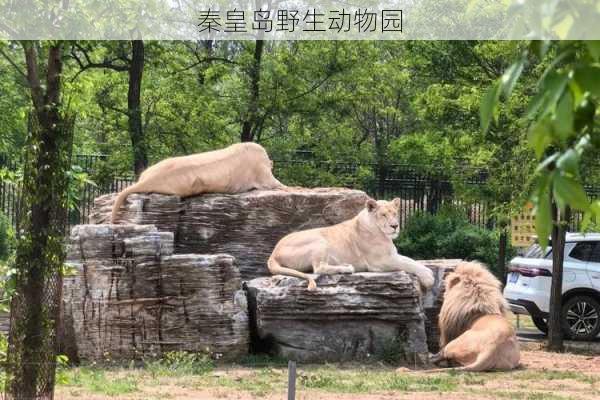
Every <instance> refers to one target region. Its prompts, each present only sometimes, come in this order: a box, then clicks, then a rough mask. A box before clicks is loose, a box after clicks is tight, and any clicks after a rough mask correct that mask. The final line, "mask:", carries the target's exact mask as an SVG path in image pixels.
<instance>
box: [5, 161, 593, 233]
mask: <svg viewBox="0 0 600 400" xmlns="http://www.w3.org/2000/svg"><path fill="white" fill-rule="evenodd" d="M105 160H106V156H105V155H86V154H82V155H79V154H78V155H75V156H74V157H73V165H78V166H79V167H80V168H81V170H83V171H84V172H87V173H88V174H89V175H90V176H91V177H94V174H95V173H96V172H98V170H99V167H100V165H101V164H102V163H103V162H104V161H105ZM0 168H4V169H5V170H6V169H8V170H15V169H16V168H17V165H16V163H14V162H13V163H11V162H9V161H8V160H7V159H6V158H2V157H1V156H0ZM461 172H462V173H463V176H465V178H464V179H463V182H461V185H462V186H463V187H466V188H468V189H482V190H483V189H485V185H486V184H487V171H485V170H477V169H472V168H471V169H468V168H461ZM274 174H275V176H277V178H278V179H279V180H280V181H282V182H284V183H285V184H287V185H290V186H306V187H324V186H342V187H348V188H355V189H360V190H364V191H365V192H367V193H368V194H369V195H371V196H373V197H375V198H380V199H384V198H385V199H390V198H393V197H399V198H400V200H401V207H400V220H401V221H400V222H401V224H402V225H404V224H405V223H406V221H407V220H408V219H409V218H410V216H411V215H413V214H415V213H417V212H422V211H423V212H429V213H433V214H435V213H436V212H437V211H438V210H439V209H440V207H442V206H443V205H445V204H448V205H454V206H460V207H462V208H463V209H464V210H465V212H466V214H467V218H468V219H469V221H470V222H471V223H472V224H475V225H478V226H480V227H488V228H489V227H493V226H494V221H493V218H492V217H491V215H490V204H488V202H487V201H485V200H484V199H477V196H470V198H471V200H469V201H466V200H464V199H463V198H462V197H461V196H457V194H456V193H455V188H454V186H453V184H452V181H451V180H450V179H449V177H448V176H447V174H446V173H445V171H443V170H442V169H434V172H427V173H426V172H422V170H421V169H418V168H415V166H414V165H406V164H391V165H377V164H369V163H356V162H338V161H323V160H315V159H312V158H311V157H305V155H301V156H300V157H298V158H293V157H289V156H288V157H274ZM103 182H104V183H103V184H94V185H92V184H86V185H84V187H83V188H82V189H81V190H80V192H79V193H78V196H77V201H76V207H74V208H73V210H71V211H70V213H69V224H70V225H77V224H85V223H88V222H89V216H90V213H91V211H92V208H93V203H94V199H95V198H96V197H98V196H100V195H102V194H106V193H113V192H118V191H121V190H122V189H124V188H125V187H127V186H129V185H130V184H131V183H132V182H133V177H112V178H109V179H106V178H103ZM586 190H587V192H588V195H589V196H590V197H591V198H599V197H600V187H592V186H588V187H586ZM475 192H476V191H475ZM18 199H19V190H18V187H17V185H15V184H14V183H13V182H10V181H0V211H1V212H3V213H4V214H5V215H7V216H8V218H9V220H10V222H11V223H12V224H13V226H14V225H15V224H16V221H17V215H18V214H17V213H18V205H19V201H18ZM581 220H582V216H581V215H579V214H574V216H573V220H572V222H571V230H578V229H579V226H580V224H581Z"/></svg>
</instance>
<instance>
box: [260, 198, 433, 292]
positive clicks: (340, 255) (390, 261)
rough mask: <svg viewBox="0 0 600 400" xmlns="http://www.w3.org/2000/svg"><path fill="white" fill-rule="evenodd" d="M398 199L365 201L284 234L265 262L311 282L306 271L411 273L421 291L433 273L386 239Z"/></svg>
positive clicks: (393, 227)
mask: <svg viewBox="0 0 600 400" xmlns="http://www.w3.org/2000/svg"><path fill="white" fill-rule="evenodd" d="M399 207H400V199H394V200H392V201H384V200H380V201H375V200H373V199H369V200H367V202H366V205H365V208H364V209H363V210H362V211H361V212H360V213H359V214H358V215H357V216H355V217H354V218H352V219H350V220H348V221H344V222H342V223H339V224H337V225H333V226H328V227H325V228H317V229H309V230H305V231H300V232H294V233H290V234H289V235H287V236H285V237H284V238H283V239H281V240H280V241H279V243H277V246H275V249H274V250H273V253H272V254H271V257H270V258H269V261H268V266H269V271H270V272H271V273H272V274H274V275H275V274H282V275H290V276H296V277H299V278H304V279H306V280H308V289H309V290H314V289H315V288H316V287H317V284H316V282H315V281H314V279H312V278H311V277H310V276H309V275H307V274H306V273H310V272H314V273H315V274H343V273H353V272H367V271H369V272H392V271H406V272H409V273H412V274H415V275H416V276H417V277H418V278H419V281H420V282H421V285H422V286H423V287H424V288H425V289H429V288H431V286H433V283H434V278H433V273H432V272H431V270H430V269H429V268H427V267H425V266H424V265H422V264H420V263H418V262H416V261H414V260H413V259H411V258H408V257H404V256H401V255H400V254H398V251H397V250H396V246H394V243H393V242H392V240H393V239H395V238H396V237H397V236H398V233H399V231H400V223H399V215H398V209H399Z"/></svg>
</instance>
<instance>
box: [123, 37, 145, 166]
mask: <svg viewBox="0 0 600 400" xmlns="http://www.w3.org/2000/svg"><path fill="white" fill-rule="evenodd" d="M131 48H132V52H131V64H130V66H129V91H128V93H127V113H128V116H129V136H130V138H131V145H132V147H133V170H134V172H135V176H136V177H139V176H140V174H141V173H142V172H144V170H145V169H146V168H147V167H148V150H147V147H146V138H145V137H144V129H143V127H142V108H141V89H142V76H143V73H144V42H143V41H142V40H132V41H131Z"/></svg>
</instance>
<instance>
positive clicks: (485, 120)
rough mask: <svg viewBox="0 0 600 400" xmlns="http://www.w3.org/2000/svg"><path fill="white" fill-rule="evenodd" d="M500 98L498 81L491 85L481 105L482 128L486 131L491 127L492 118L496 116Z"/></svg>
mask: <svg viewBox="0 0 600 400" xmlns="http://www.w3.org/2000/svg"><path fill="white" fill-rule="evenodd" d="M499 99H500V85H499V84H498V82H496V83H495V84H494V85H493V86H491V87H490V88H489V89H488V90H487V92H486V93H485V95H484V96H483V99H482V100H481V105H480V106H479V117H480V120H481V130H482V131H483V132H484V133H485V132H487V130H488V129H489V127H490V123H491V121H492V118H493V117H494V114H495V111H496V108H497V107H498V100H499Z"/></svg>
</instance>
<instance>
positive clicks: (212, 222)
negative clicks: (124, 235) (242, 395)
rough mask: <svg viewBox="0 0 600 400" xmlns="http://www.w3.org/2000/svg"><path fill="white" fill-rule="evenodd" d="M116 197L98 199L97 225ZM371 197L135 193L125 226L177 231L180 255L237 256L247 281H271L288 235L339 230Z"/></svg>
mask: <svg viewBox="0 0 600 400" xmlns="http://www.w3.org/2000/svg"><path fill="white" fill-rule="evenodd" d="M114 198H115V194H111V195H105V196H101V197H99V198H97V199H96V200H95V205H94V209H93V211H92V215H91V221H92V222H93V223H96V224H102V223H107V222H108V221H109V218H110V210H111V207H112V204H113V201H114ZM367 198H368V196H367V195H366V194H365V193H364V192H362V191H359V190H350V189H341V188H317V189H303V188H290V189H289V190H285V191H283V190H268V191H261V190H257V191H251V192H247V193H241V194H206V195H202V196H196V197H190V198H186V199H181V198H179V197H177V196H168V195H160V194H132V195H130V196H128V198H127V201H126V202H125V205H124V206H123V207H122V208H121V211H120V213H119V215H120V222H121V223H127V224H152V225H155V226H156V227H157V228H158V230H159V231H166V232H171V233H173V235H174V238H175V248H174V251H175V253H198V254H217V253H226V254H231V255H233V256H234V257H235V258H236V259H237V265H238V267H239V269H240V272H241V276H242V279H244V280H249V279H253V278H256V277H261V276H269V271H268V270H267V268H266V262H267V259H268V258H269V256H270V254H271V252H272V251H273V248H274V247H275V245H276V244H277V242H278V241H279V240H280V239H281V238H282V237H284V236H285V235H287V234H288V233H291V232H294V231H298V230H303V229H310V228H317V227H323V226H328V225H333V224H336V223H339V222H342V221H345V220H347V219H350V218H352V217H354V216H355V215H356V214H358V212H359V211H360V210H361V209H362V208H363V207H364V204H365V202H366V200H367Z"/></svg>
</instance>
